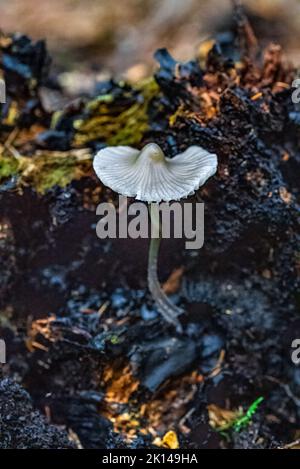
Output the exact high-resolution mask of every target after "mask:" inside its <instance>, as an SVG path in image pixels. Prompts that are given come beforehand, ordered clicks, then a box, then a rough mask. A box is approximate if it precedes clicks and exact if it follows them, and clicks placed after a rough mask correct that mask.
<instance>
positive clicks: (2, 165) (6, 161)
mask: <svg viewBox="0 0 300 469" xmlns="http://www.w3.org/2000/svg"><path fill="white" fill-rule="evenodd" d="M18 169H19V163H18V160H17V159H16V158H14V157H13V156H4V155H0V181H1V182H2V181H3V180H5V179H7V178H9V177H11V176H15V175H16V174H17V173H18Z"/></svg>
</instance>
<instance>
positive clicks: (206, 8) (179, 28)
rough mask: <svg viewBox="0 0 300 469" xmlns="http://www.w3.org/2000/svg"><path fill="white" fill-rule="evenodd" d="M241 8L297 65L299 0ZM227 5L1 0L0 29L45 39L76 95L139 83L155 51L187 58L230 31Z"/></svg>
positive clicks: (179, 0)
mask: <svg viewBox="0 0 300 469" xmlns="http://www.w3.org/2000/svg"><path fill="white" fill-rule="evenodd" d="M242 3H243V4H244V6H245V7H246V11H247V13H248V15H249V17H250V20H251V22H252V25H253V27H254V30H255V32H256V34H257V36H258V37H259V38H260V39H261V40H262V41H263V42H269V41H270V40H271V41H278V42H280V43H281V44H282V45H283V46H284V48H285V51H286V52H287V57H288V59H289V60H291V61H293V62H294V63H300V52H299V47H298V44H299V40H300V1H299V0H244V1H243V2H242ZM231 7H232V2H231V1H230V0H184V1H183V0H125V1H123V2H120V1H112V0H84V1H82V0H81V1H80V0H40V1H36V0H22V1H21V0H0V28H1V29H2V30H3V31H4V32H6V33H8V32H16V31H19V32H22V33H26V34H28V35H29V36H31V37H32V38H34V39H40V38H45V39H46V40H47V44H48V48H49V49H50V53H51V55H52V57H53V58H54V71H59V72H60V74H62V75H61V80H62V85H65V87H66V89H67V90H69V91H70V92H71V93H72V92H74V93H77V92H81V91H84V90H85V89H86V90H88V89H90V87H91V85H92V83H91V82H94V80H95V78H97V79H99V78H102V77H103V78H104V77H105V78H106V77H107V75H114V76H118V77H124V78H127V79H129V80H132V81H136V80H138V79H140V78H143V77H144V76H146V75H147V74H148V73H149V71H151V69H152V68H153V66H154V60H153V52H154V51H155V49H156V48H158V47H167V48H168V49H169V50H170V52H171V53H172V54H173V55H174V56H175V57H176V58H177V59H179V60H185V59H189V58H191V57H192V56H193V55H195V53H196V52H197V46H199V45H200V44H201V42H203V41H205V40H207V39H209V38H210V37H213V36H214V35H215V34H216V33H219V34H222V31H226V30H228V26H230V23H231V22H232V10H231ZM62 72H63V73H62Z"/></svg>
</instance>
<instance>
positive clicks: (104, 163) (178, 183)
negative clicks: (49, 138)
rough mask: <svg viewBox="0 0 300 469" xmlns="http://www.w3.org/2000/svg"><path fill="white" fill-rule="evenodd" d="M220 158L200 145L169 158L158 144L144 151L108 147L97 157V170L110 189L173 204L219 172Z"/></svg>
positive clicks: (95, 160) (95, 163)
mask: <svg viewBox="0 0 300 469" xmlns="http://www.w3.org/2000/svg"><path fill="white" fill-rule="evenodd" d="M217 164H218V161H217V156H216V155H215V154H212V153H209V152H208V151H206V150H204V149H203V148H201V147H198V146H196V145H192V146H190V147H189V148H188V149H187V150H185V151H184V152H183V153H179V154H178V155H176V156H175V157H174V158H167V157H166V156H165V155H164V153H163V151H162V149H161V148H160V147H159V146H158V145H157V144H156V143H149V144H148V145H146V146H145V147H144V148H143V149H142V150H136V149H135V148H132V147H128V146H116V147H107V148H104V149H102V150H100V151H99V152H98V153H97V154H96V156H95V158H94V163H93V165H94V170H95V172H96V174H97V176H98V177H99V179H100V180H101V181H102V182H103V184H105V185H106V186H108V187H110V188H111V189H113V190H114V191H115V192H118V193H119V194H121V195H124V196H127V197H135V198H136V199H138V200H142V201H145V202H162V201H165V202H169V201H171V200H180V199H182V198H185V197H188V196H189V195H192V194H193V193H194V192H195V191H196V190H197V189H199V187H200V186H202V185H203V184H204V183H205V182H206V181H207V179H208V178H209V177H210V176H212V175H213V174H215V172H216V170H217Z"/></svg>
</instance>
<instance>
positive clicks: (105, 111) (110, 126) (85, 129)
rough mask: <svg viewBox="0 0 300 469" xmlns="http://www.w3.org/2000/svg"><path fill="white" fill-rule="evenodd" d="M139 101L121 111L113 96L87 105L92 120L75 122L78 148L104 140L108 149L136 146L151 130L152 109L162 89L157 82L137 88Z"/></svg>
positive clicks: (101, 98) (144, 82) (153, 81)
mask: <svg viewBox="0 0 300 469" xmlns="http://www.w3.org/2000/svg"><path fill="white" fill-rule="evenodd" d="M136 91H137V92H139V93H140V96H139V99H138V100H137V101H136V102H135V103H134V104H132V105H131V106H129V107H127V108H125V109H124V108H121V109H120V108H118V107H117V105H115V103H114V97H113V96H112V95H107V94H106V95H102V96H99V97H97V98H96V99H94V100H92V101H90V102H88V103H87V105H86V111H87V114H88V117H87V118H86V119H84V120H83V119H80V120H77V121H75V122H74V128H75V129H76V133H75V137H74V144H75V146H81V145H85V144H86V143H87V142H89V141H91V140H96V139H100V140H103V141H105V142H106V143H107V144H108V145H136V144H138V143H139V142H140V141H141V140H142V138H143V136H144V134H145V132H146V131H147V130H148V128H149V123H148V108H149V104H150V102H151V100H152V99H153V98H154V97H155V96H157V95H158V93H159V87H158V85H157V83H156V82H155V80H154V78H149V79H147V80H143V81H142V82H141V83H139V84H138V85H136Z"/></svg>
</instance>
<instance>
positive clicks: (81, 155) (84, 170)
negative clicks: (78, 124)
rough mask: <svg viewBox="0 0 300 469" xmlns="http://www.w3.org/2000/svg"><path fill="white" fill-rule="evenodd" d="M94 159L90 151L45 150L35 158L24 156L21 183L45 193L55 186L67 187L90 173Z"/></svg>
mask: <svg viewBox="0 0 300 469" xmlns="http://www.w3.org/2000/svg"><path fill="white" fill-rule="evenodd" d="M91 167H92V160H91V155H90V153H89V151H87V150H85V149H83V150H78V151H77V152H76V151H70V152H43V153H39V154H37V155H36V156H35V157H34V158H22V161H21V170H22V174H21V181H20V183H21V184H22V183H23V184H26V185H30V186H32V187H34V188H35V189H36V191H37V192H39V193H41V194H43V193H45V192H46V191H47V190H48V189H50V188H51V187H53V186H56V185H58V186H60V187H65V186H66V185H67V184H69V183H70V182H71V181H73V180H74V179H80V178H81V177H83V176H85V175H88V174H89V173H90V171H91Z"/></svg>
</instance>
